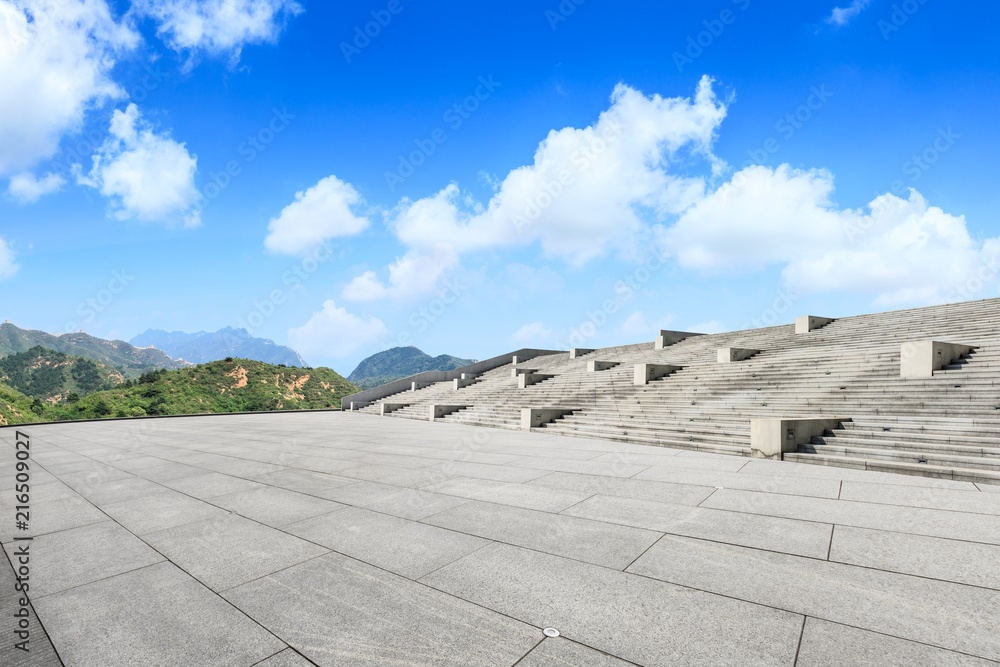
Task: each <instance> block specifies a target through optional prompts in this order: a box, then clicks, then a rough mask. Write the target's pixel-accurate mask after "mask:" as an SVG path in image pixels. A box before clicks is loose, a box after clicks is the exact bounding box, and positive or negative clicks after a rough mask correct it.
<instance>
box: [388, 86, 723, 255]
mask: <svg viewBox="0 0 1000 667" xmlns="http://www.w3.org/2000/svg"><path fill="white" fill-rule="evenodd" d="M725 115H726V105H725V104H724V103H722V102H720V101H719V100H718V99H717V98H716V96H715V94H714V92H713V90H712V83H711V80H710V79H708V78H707V77H705V78H703V79H702V80H701V82H700V83H699V85H698V89H697V92H696V94H695V95H694V97H693V98H663V97H660V96H659V95H653V96H651V97H647V96H645V95H643V94H642V93H641V92H639V91H637V90H635V89H633V88H630V87H628V86H626V85H624V84H619V85H618V86H616V87H615V90H614V92H613V93H612V96H611V106H610V107H609V108H608V110H607V111H605V112H603V113H602V114H601V115H600V117H599V118H598V120H597V122H596V123H594V124H593V125H590V126H588V127H585V128H583V129H577V128H564V129H562V130H552V131H551V132H549V134H548V136H547V137H546V138H545V139H544V140H543V141H542V142H541V143H540V144H539V146H538V149H537V151H536V152H535V156H534V161H533V163H532V164H530V165H527V166H523V167H519V168H517V169H515V170H513V171H511V172H510V173H509V174H508V175H507V176H506V177H505V178H504V179H503V181H502V182H501V183H500V185H499V189H498V191H497V193H496V194H495V195H494V196H493V197H492V198H491V199H490V201H489V202H488V203H486V204H485V205H484V204H482V203H480V202H477V201H475V200H473V199H471V198H470V197H468V196H463V195H462V193H461V191H460V190H459V188H458V186H457V185H455V184H451V185H448V186H447V187H445V188H443V189H442V190H440V191H439V192H437V193H436V194H434V195H432V196H429V197H426V198H423V199H419V200H417V201H409V200H403V202H402V203H401V204H400V206H399V208H398V211H397V214H396V217H395V219H394V220H393V225H392V226H393V229H394V230H395V232H396V235H397V237H398V238H399V240H400V241H402V242H403V243H404V244H406V245H407V246H409V247H411V248H416V249H421V248H427V247H431V246H433V245H434V244H437V243H442V242H445V243H450V244H451V245H452V246H453V247H454V248H455V250H456V251H457V252H459V253H464V252H468V251H474V250H481V249H486V248H492V247H497V246H512V245H524V244H528V243H533V242H536V241H537V242H540V243H541V245H542V248H543V249H544V250H545V251H546V252H547V253H549V254H551V255H555V256H560V257H563V258H565V259H567V260H568V261H570V262H572V263H575V264H582V263H584V262H586V261H587V260H589V259H592V258H594V257H598V256H601V255H604V254H606V253H607V252H608V250H609V249H617V250H619V251H622V252H625V253H629V252H631V251H634V243H635V241H636V234H638V233H639V232H640V231H641V230H642V228H643V226H644V224H643V216H644V215H652V216H654V217H664V216H667V215H670V214H676V213H678V212H680V211H683V210H685V209H686V208H687V207H689V206H690V205H691V204H693V203H694V202H695V201H697V200H698V199H699V198H700V197H701V196H702V193H703V192H704V189H705V181H704V179H703V178H702V177H687V176H680V175H676V174H672V173H670V167H671V166H672V165H674V164H675V163H677V162H680V161H682V160H687V159H690V158H691V157H692V156H696V157H697V158H699V159H702V160H706V161H707V162H708V163H709V164H710V165H711V167H712V171H713V173H718V172H719V171H720V170H721V169H722V168H723V166H724V165H723V164H722V162H721V161H719V160H718V159H717V158H716V157H715V156H714V155H713V154H712V142H713V140H714V138H715V133H716V130H717V128H718V126H719V124H720V123H721V122H722V119H723V118H725Z"/></svg>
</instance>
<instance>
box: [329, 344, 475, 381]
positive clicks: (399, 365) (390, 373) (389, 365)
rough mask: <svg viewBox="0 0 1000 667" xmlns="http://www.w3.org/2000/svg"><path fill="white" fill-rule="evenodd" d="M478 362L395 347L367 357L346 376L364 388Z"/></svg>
mask: <svg viewBox="0 0 1000 667" xmlns="http://www.w3.org/2000/svg"><path fill="white" fill-rule="evenodd" d="M471 363H475V359H461V358H459V357H453V356H451V355H449V354H442V355H439V356H436V357H432V356H430V355H429V354H426V353H424V352H423V351H422V350H420V349H419V348H416V347H413V346H410V347H393V348H390V349H388V350H383V351H382V352H377V353H375V354H373V355H372V356H370V357H368V358H367V359H364V360H363V361H362V362H361V363H360V364H358V367H357V368H355V369H354V371H353V372H352V373H351V374H350V375H348V376H347V379H348V380H349V381H351V382H353V383H354V384H356V385H358V386H359V387H361V388H362V389H370V388H372V387H378V386H379V385H383V384H386V383H387V382H392V381H393V380H398V379H400V378H405V377H409V376H410V375H416V374H417V373H423V372H424V371H450V370H454V369H456V368H461V367H462V366H468V365H469V364H471Z"/></svg>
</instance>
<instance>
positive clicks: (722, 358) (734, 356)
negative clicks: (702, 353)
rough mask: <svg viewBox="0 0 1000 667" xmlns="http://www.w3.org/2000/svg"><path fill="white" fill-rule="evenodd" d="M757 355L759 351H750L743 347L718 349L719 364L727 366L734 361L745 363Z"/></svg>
mask: <svg viewBox="0 0 1000 667" xmlns="http://www.w3.org/2000/svg"><path fill="white" fill-rule="evenodd" d="M759 353H760V350H750V349H747V348H745V347H720V348H719V363H720V364H728V363H731V362H734V361H745V360H747V359H749V358H750V357H752V356H754V355H755V354H759Z"/></svg>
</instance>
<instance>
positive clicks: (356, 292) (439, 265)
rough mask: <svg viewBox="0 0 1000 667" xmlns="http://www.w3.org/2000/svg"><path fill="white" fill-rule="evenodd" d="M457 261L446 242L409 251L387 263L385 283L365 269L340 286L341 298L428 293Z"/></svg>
mask: <svg viewBox="0 0 1000 667" xmlns="http://www.w3.org/2000/svg"><path fill="white" fill-rule="evenodd" d="M458 264H459V259H458V254H457V253H456V252H455V250H454V249H453V248H452V247H451V246H450V245H448V244H447V243H439V244H437V245H436V246H434V247H433V248H428V249H427V250H413V251H410V252H408V253H407V254H406V255H404V256H403V257H400V258H399V259H397V260H396V261H395V262H393V263H392V264H390V265H389V282H388V284H386V283H383V282H382V281H381V280H379V278H378V276H377V275H376V273H375V272H374V271H365V272H364V273H362V274H361V275H360V276H357V277H356V278H355V279H354V280H352V281H351V282H350V283H348V284H347V286H346V287H344V292H343V297H344V298H345V299H347V300H348V301H377V300H379V299H385V298H392V299H396V300H399V301H407V300H411V299H416V298H420V297H424V296H428V295H429V294H432V293H434V292H435V291H436V289H437V285H438V282H439V280H440V279H441V277H442V276H443V275H444V274H445V272H446V271H448V270H449V269H452V268H455V267H457V266H458Z"/></svg>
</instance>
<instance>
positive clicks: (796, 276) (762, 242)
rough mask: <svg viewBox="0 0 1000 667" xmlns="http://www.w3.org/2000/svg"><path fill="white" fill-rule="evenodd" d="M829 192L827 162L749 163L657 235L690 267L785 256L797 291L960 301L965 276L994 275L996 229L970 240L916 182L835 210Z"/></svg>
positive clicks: (998, 248)
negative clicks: (821, 165)
mask: <svg viewBox="0 0 1000 667" xmlns="http://www.w3.org/2000/svg"><path fill="white" fill-rule="evenodd" d="M833 191H834V184H833V176H832V175H831V174H830V173H829V172H826V171H819V170H813V171H801V170H796V169H793V168H791V167H789V166H788V165H782V166H780V167H778V168H777V169H774V170H772V169H770V168H768V167H761V166H754V167H748V168H747V169H745V170H743V171H741V172H739V173H737V174H736V175H735V176H734V177H733V180H732V181H731V182H729V183H727V184H725V185H723V186H722V187H720V188H719V189H717V190H716V191H714V192H712V193H711V194H710V195H708V196H707V197H706V198H705V199H704V200H702V201H701V202H699V203H698V204H697V205H695V206H694V207H692V208H691V209H690V210H688V211H687V212H686V213H684V214H683V215H682V216H681V217H680V219H679V220H678V222H677V223H676V224H675V225H674V226H672V227H669V228H663V229H662V231H661V241H662V242H663V243H664V245H665V246H666V249H667V250H668V251H669V252H671V253H672V254H674V255H675V256H676V257H677V260H678V262H679V263H680V265H681V266H683V267H686V268H691V269H697V270H700V271H705V272H729V273H740V272H746V271H752V270H759V269H762V268H765V267H767V266H773V265H783V266H784V268H783V270H782V276H783V279H784V281H785V283H786V285H788V286H789V287H790V288H793V289H795V290H796V291H797V292H814V293H815V292H834V291H839V292H853V293H861V294H864V293H867V294H871V295H873V297H874V300H875V303H876V304H878V305H882V306H889V305H897V304H909V303H941V302H945V301H955V300H961V299H962V298H969V297H968V296H967V295H963V290H964V289H965V286H966V285H970V284H974V283H976V282H977V281H979V282H980V283H981V282H982V281H983V280H986V281H994V280H995V275H996V273H997V271H996V268H995V267H996V262H997V260H998V259H1000V238H997V239H985V240H981V241H977V240H975V239H973V238H972V236H971V235H970V234H969V231H968V228H967V226H966V221H965V218H964V217H963V216H954V215H950V214H948V213H946V212H944V211H943V210H941V209H940V208H938V207H935V206H931V205H930V204H929V203H928V202H927V200H926V199H924V197H923V196H921V195H920V194H919V193H918V192H917V191H915V190H910V193H909V196H908V198H906V199H903V198H901V197H898V196H896V195H894V194H884V195H882V196H880V197H877V198H876V199H875V200H873V201H872V202H871V203H870V204H869V205H868V206H867V207H865V208H864V209H858V210H853V209H839V208H837V207H836V206H834V205H833V203H832V199H831V197H832V194H833Z"/></svg>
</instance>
